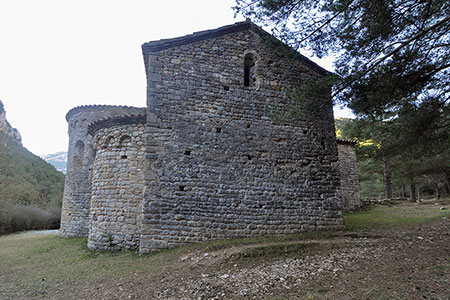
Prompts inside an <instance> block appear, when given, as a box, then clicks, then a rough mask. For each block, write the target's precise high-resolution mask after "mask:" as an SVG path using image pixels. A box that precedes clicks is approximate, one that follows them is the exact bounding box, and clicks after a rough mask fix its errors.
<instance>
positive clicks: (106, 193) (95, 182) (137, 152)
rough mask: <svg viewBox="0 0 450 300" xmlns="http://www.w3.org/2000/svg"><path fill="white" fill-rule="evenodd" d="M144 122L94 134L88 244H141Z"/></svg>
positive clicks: (127, 246) (123, 246)
mask: <svg viewBox="0 0 450 300" xmlns="http://www.w3.org/2000/svg"><path fill="white" fill-rule="evenodd" d="M143 120H144V118H143ZM144 130H145V126H144V124H143V123H142V124H127V125H114V126H112V127H108V128H102V129H100V130H98V131H97V132H96V133H95V135H94V149H95V151H96V157H95V160H94V166H93V175H92V199H91V207H90V225H89V239H88V247H89V248H91V249H101V250H107V249H108V250H111V249H114V250H120V249H136V248H138V247H139V239H140V234H141V220H142V198H143V195H142V192H143V189H144V156H145V143H144V142H145V141H144Z"/></svg>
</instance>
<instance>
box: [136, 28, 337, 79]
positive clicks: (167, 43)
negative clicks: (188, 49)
mask: <svg viewBox="0 0 450 300" xmlns="http://www.w3.org/2000/svg"><path fill="white" fill-rule="evenodd" d="M248 29H253V30H255V31H256V32H258V33H259V34H262V35H263V36H265V37H270V38H272V39H273V40H275V41H276V43H277V44H278V45H279V46H282V47H285V48H286V50H288V51H289V52H290V54H292V55H293V56H294V57H295V58H296V59H298V60H301V61H302V62H303V63H304V64H305V65H307V66H308V67H310V68H311V69H313V70H314V71H316V72H317V73H319V74H321V75H328V74H331V72H330V71H328V70H326V69H324V68H322V67H321V66H319V65H318V64H316V63H315V62H313V61H311V60H309V59H308V58H306V57H305V56H303V55H301V54H300V53H299V52H297V51H295V50H294V49H292V48H291V47H289V46H288V45H286V44H284V43H282V42H281V41H279V40H277V39H276V38H275V37H273V36H272V35H271V34H270V33H268V32H267V31H265V30H264V29H262V28H261V27H259V26H257V25H256V24H254V23H252V22H250V21H245V22H237V23H234V24H231V25H226V26H222V27H219V28H216V29H210V30H204V31H198V32H194V33H192V34H188V35H185V36H181V37H176V38H172V39H163V40H157V41H151V42H148V43H145V44H143V45H142V53H143V55H144V63H145V69H146V70H147V69H148V68H147V67H148V54H149V53H150V52H157V51H160V50H164V49H168V48H173V47H178V46H182V45H186V44H190V43H194V42H197V41H203V40H207V39H211V38H215V37H219V36H222V35H226V34H230V33H234V32H239V31H244V30H248Z"/></svg>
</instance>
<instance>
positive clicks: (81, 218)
mask: <svg viewBox="0 0 450 300" xmlns="http://www.w3.org/2000/svg"><path fill="white" fill-rule="evenodd" d="M142 112H143V109H142V108H136V107H128V106H111V105H93V106H79V107H75V108H73V109H71V110H70V111H69V112H68V113H67V115H66V120H67V122H68V123H69V149H68V154H67V155H68V157H67V174H66V181H65V184H64V196H63V207H62V211H61V227H60V230H59V231H60V235H61V236H66V237H71V236H87V235H88V230H89V229H88V228H89V209H90V201H91V180H92V177H91V176H92V166H93V162H94V158H95V152H94V149H93V145H92V136H91V135H90V134H88V125H89V124H90V123H92V122H94V121H98V120H100V119H104V118H107V117H111V116H117V115H123V114H142Z"/></svg>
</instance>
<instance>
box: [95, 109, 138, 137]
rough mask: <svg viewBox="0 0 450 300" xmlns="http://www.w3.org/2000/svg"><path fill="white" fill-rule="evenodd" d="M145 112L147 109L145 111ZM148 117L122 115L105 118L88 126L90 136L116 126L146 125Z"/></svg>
mask: <svg viewBox="0 0 450 300" xmlns="http://www.w3.org/2000/svg"><path fill="white" fill-rule="evenodd" d="M144 110H145V109H144ZM145 121H146V115H145V114H139V115H135V114H130V115H120V116H114V117H108V118H104V119H101V120H98V121H95V122H92V123H91V124H89V125H88V134H90V135H91V136H94V134H95V133H96V132H97V131H98V130H100V129H102V128H108V127H111V126H115V125H127V124H145Z"/></svg>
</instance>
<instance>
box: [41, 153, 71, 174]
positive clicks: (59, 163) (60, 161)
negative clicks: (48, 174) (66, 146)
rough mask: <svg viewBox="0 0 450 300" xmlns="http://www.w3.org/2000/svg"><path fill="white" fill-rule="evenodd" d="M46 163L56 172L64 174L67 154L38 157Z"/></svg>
mask: <svg viewBox="0 0 450 300" xmlns="http://www.w3.org/2000/svg"><path fill="white" fill-rule="evenodd" d="M40 157H41V158H42V159H44V160H45V161H46V162H48V163H49V164H51V165H52V166H54V167H55V168H56V170H58V171H60V172H62V173H64V174H66V169H67V152H64V151H63V152H56V153H52V154H44V155H41V156H40Z"/></svg>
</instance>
